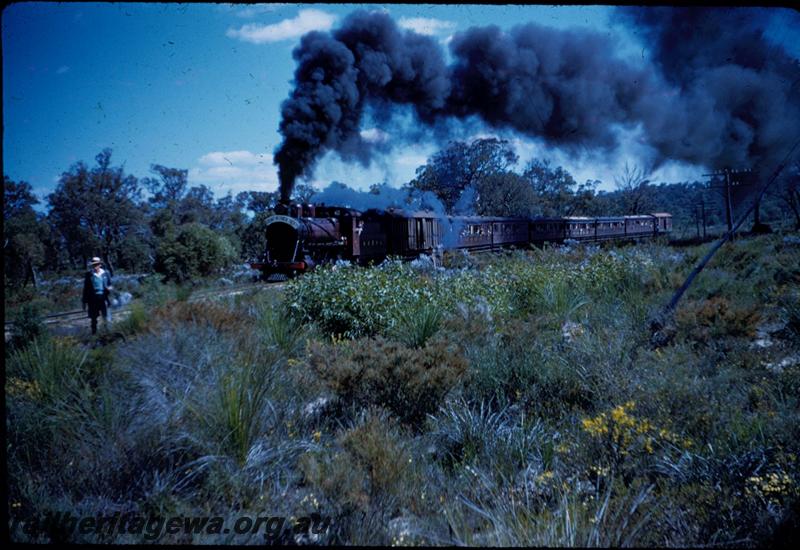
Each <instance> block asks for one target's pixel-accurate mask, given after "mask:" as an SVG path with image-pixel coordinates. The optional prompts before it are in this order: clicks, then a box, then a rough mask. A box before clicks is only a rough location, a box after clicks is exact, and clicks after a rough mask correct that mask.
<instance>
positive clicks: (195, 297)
mask: <svg viewBox="0 0 800 550" xmlns="http://www.w3.org/2000/svg"><path fill="white" fill-rule="evenodd" d="M284 284H285V282H284V281H276V282H263V281H262V282H257V283H242V284H238V285H230V286H226V287H225V288H214V289H204V290H198V291H197V292H193V293H192V294H191V295H190V296H189V298H188V300H187V301H189V302H198V301H201V300H208V299H214V298H222V297H224V296H235V295H237V294H242V293H244V292H247V291H248V290H251V289H258V290H262V289H265V288H274V289H278V288H282V287H283V286H284ZM134 303H136V302H131V303H130V304H128V305H126V306H123V307H121V308H117V309H114V310H112V312H111V313H112V323H113V321H115V320H119V319H121V318H122V319H124V318H125V317H127V316H128V314H129V313H130V310H131V307H132V306H133V304H134ZM83 320H86V311H85V310H83V309H76V310H73V311H62V312H60V313H51V314H49V315H45V316H43V317H42V322H43V323H44V324H45V325H67V324H71V323H74V322H76V321H83ZM13 326H14V321H5V339H6V340H8V338H9V336H10V330H11V328H12V327H13Z"/></svg>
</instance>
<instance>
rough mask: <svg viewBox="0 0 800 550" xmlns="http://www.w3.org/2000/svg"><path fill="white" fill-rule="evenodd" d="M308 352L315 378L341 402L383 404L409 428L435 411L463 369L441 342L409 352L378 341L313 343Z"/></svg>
mask: <svg viewBox="0 0 800 550" xmlns="http://www.w3.org/2000/svg"><path fill="white" fill-rule="evenodd" d="M309 351H310V365H311V368H312V371H313V373H314V375H315V376H316V377H318V378H319V379H320V380H322V381H323V382H324V383H325V384H326V385H327V387H328V388H330V389H331V390H332V391H333V393H334V394H335V395H337V396H338V397H339V399H340V400H341V401H342V402H343V403H346V404H355V405H357V406H360V407H369V406H373V405H374V406H382V407H385V408H387V409H388V410H389V411H391V412H392V414H394V415H395V416H396V417H397V418H398V419H400V420H401V421H402V422H404V423H407V424H410V425H413V426H420V425H421V423H422V421H424V420H425V417H426V415H428V414H429V413H432V412H433V411H435V410H436V409H437V408H438V406H439V404H440V403H441V401H442V398H443V397H444V396H445V394H447V392H448V391H450V389H451V388H453V386H454V385H455V384H456V382H457V381H458V379H459V378H460V376H461V375H462V374H463V373H464V372H465V370H466V367H467V364H466V361H465V360H464V358H463V356H461V354H460V353H459V351H458V350H457V349H454V348H453V347H450V346H446V345H445V344H443V343H441V342H429V343H428V344H427V345H426V346H425V347H423V348H420V349H411V348H408V347H405V346H404V345H403V344H400V343H397V342H391V341H388V340H385V339H383V338H382V337H377V338H375V339H361V340H356V341H354V342H352V343H349V344H343V345H327V344H318V343H312V344H311V347H310V350H309Z"/></svg>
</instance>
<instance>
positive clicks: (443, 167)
mask: <svg viewBox="0 0 800 550" xmlns="http://www.w3.org/2000/svg"><path fill="white" fill-rule="evenodd" d="M518 165H519V157H518V156H517V154H516V153H515V152H514V150H513V148H512V146H511V145H510V144H509V143H508V142H507V141H504V140H499V139H495V138H487V139H478V140H474V141H473V142H471V143H466V142H460V141H459V142H451V143H450V145H448V146H447V147H445V148H444V149H442V150H440V151H439V152H437V153H435V154H434V155H433V156H431V158H430V159H428V161H427V163H426V164H425V165H424V166H420V167H419V168H418V169H417V171H416V176H415V177H414V178H413V179H412V180H411V181H409V182H407V183H406V184H405V185H404V186H403V187H402V189H400V190H397V189H393V188H390V187H389V186H387V185H386V184H385V183H381V184H375V185H373V186H372V188H371V189H370V190H369V191H357V190H354V189H351V188H349V187H348V186H347V185H346V184H342V183H339V182H332V183H331V184H330V185H329V186H328V188H326V189H325V190H322V191H317V190H315V189H314V188H312V187H310V186H308V185H303V184H301V185H298V186H296V188H295V197H294V198H295V199H296V200H297V201H300V202H308V201H314V200H320V199H323V198H327V199H330V198H331V197H337V196H346V197H347V198H346V199H344V200H348V201H349V202H353V203H359V204H351V206H353V207H359V206H361V205H370V204H371V205H378V206H389V205H396V206H405V205H412V204H413V205H415V206H417V207H434V206H435V207H436V208H438V209H443V210H444V211H445V212H446V213H448V214H459V213H471V214H478V215H497V216H563V215H572V216H580V215H588V216H593V215H618V214H639V213H648V212H653V211H668V212H671V213H672V214H673V216H674V217H675V228H676V233H677V234H678V235H682V236H690V235H694V234H695V232H699V231H700V228H701V227H702V219H703V217H704V218H705V224H706V225H710V226H713V225H717V224H721V223H724V220H725V218H724V213H723V209H722V196H721V194H720V193H719V192H717V191H715V190H713V189H709V188H708V187H707V186H706V185H705V183H704V182H701V181H693V182H680V183H660V184H654V183H653V182H652V181H651V180H650V179H649V174H648V171H647V170H646V169H642V168H639V167H635V166H634V167H629V166H627V165H626V166H625V169H624V171H623V172H622V173H621V174H620V175H619V176H618V177H617V178H615V182H614V183H615V186H616V189H615V190H614V191H612V192H605V191H598V189H597V188H598V186H599V185H600V183H601V182H600V181H599V180H587V181H586V182H584V183H579V182H577V181H576V180H575V178H574V177H573V176H572V175H571V174H570V173H569V171H567V170H566V169H564V168H563V167H561V166H553V165H552V163H550V162H549V161H548V160H546V159H533V160H531V161H529V162H528V163H527V164H526V165H525V166H522V167H520V166H518ZM798 182H800V163H795V164H794V165H793V166H792V167H791V169H790V170H787V171H786V172H785V173H784V176H783V177H782V179H781V181H780V182H779V184H778V185H777V186H776V188H775V190H774V191H773V192H772V193H771V194H770V195H768V196H767V198H766V200H765V201H764V203H763V204H762V207H761V218H762V221H766V222H769V221H774V220H784V219H785V220H788V221H789V222H790V223H792V224H794V225H796V226H797V227H800V185H798ZM3 187H4V206H3V221H4V226H5V230H4V242H3V249H4V260H5V266H6V267H5V269H4V279H5V280H4V283H5V286H6V288H9V287H20V286H26V285H29V284H36V283H37V280H38V278H39V277H40V276H41V275H42V274H53V273H59V272H65V271H70V270H75V269H83V267H84V266H85V265H86V261H87V260H88V259H89V258H90V257H92V256H95V255H98V254H99V255H101V256H102V257H103V259H104V261H105V262H106V264H107V265H108V266H109V267H110V268H111V269H112V270H114V269H117V268H119V269H123V270H127V271H139V272H142V271H145V272H156V273H160V274H162V275H163V276H164V278H165V279H168V280H174V281H176V282H182V281H184V280H188V279H192V278H194V277H201V276H206V275H210V274H212V273H214V272H216V271H218V270H219V269H220V268H223V267H225V266H227V265H229V264H231V263H233V262H235V261H238V260H246V259H247V258H251V257H255V256H258V255H259V254H260V253H261V252H262V250H263V248H264V221H265V219H266V218H267V217H268V216H269V215H271V213H272V211H273V209H274V207H275V205H276V203H277V200H278V193H277V192H266V191H258V190H252V191H245V192H241V193H239V194H237V195H235V196H233V195H232V194H230V193H228V194H227V195H225V196H223V197H215V196H214V193H213V191H212V190H211V189H210V188H208V187H207V186H205V185H197V186H190V184H189V181H188V170H186V169H180V168H172V167H167V166H163V165H160V164H153V165H151V169H150V174H148V175H147V176H145V177H137V176H135V175H133V174H128V173H126V172H125V170H124V167H123V166H115V165H114V163H113V162H112V151H111V150H110V149H104V150H103V151H101V152H100V153H99V154H98V155H97V156H96V157H95V164H94V166H90V165H88V164H87V163H85V162H83V161H81V162H78V163H76V164H74V165H72V166H71V167H70V168H69V169H68V170H67V171H65V172H64V173H63V174H62V176H61V178H60V180H59V182H58V184H57V186H56V188H55V190H54V191H53V192H52V193H51V194H49V195H47V196H46V197H37V196H36V195H35V194H34V193H33V191H32V186H31V185H30V184H29V183H28V182H25V181H13V180H12V179H10V178H9V177H8V176H4V182H3ZM342 191H347V193H344V194H343V193H342ZM737 200H739V201H742V202H744V201H746V200H748V197H737ZM431 202H436V203H438V204H436V205H432V204H431ZM36 205H41V206H43V207H44V208H43V210H44V211H42V208H38V209H37V208H35V207H36Z"/></svg>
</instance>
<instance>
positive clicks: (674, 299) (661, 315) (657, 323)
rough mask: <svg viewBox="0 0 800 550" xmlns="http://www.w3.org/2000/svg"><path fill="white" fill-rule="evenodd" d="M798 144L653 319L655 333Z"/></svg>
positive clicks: (753, 207) (780, 170) (796, 143)
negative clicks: (748, 206)
mask: <svg viewBox="0 0 800 550" xmlns="http://www.w3.org/2000/svg"><path fill="white" fill-rule="evenodd" d="M798 145H800V140H798V141H796V142H795V144H794V145H793V146H792V148H791V150H790V151H789V153H788V154H787V155H786V157H785V158H784V159H783V161H782V162H781V163H780V164H779V165H778V166H777V168H775V171H774V172H773V173H772V176H771V177H770V178H769V180H768V181H767V183H766V184H765V185H764V186H763V187H762V188H761V190H760V191H759V192H758V196H757V197H756V199H755V201H753V203H752V204H751V205H750V208H748V209H747V211H746V212H745V213H744V214H742V215H741V216H740V217H739V219H738V220H736V223H734V224H733V227H731V229H730V230H729V231H727V232H726V233H725V234H724V235H723V236H722V237H720V239H719V240H718V241H717V242H716V243H714V246H712V247H711V250H709V251H708V253H707V254H706V255H705V256H704V257H703V259H702V260H700V262H699V263H698V264H697V265H696V266H695V267H694V269H693V270H692V272H691V273H689V276H688V277H686V280H685V281H684V282H683V284H682V285H681V286H680V288H679V289H678V290H676V291H675V293H674V294H673V295H672V299H671V300H670V301H669V303H668V304H667V305H666V306H664V308H663V309H662V310H661V312H660V313H659V315H658V316H657V317H656V318H655V319H653V321H652V322H651V323H650V329H651V332H652V333H653V334H655V333H656V332H658V331H659V330H661V329H662V328H663V327H664V325H665V324H666V323H667V321H668V320H669V318H670V316H671V315H672V313H673V312H674V311H675V308H676V307H677V305H678V302H679V301H680V299H681V297H682V296H683V295H684V293H685V292H686V290H687V289H688V288H689V286H691V284H692V282H693V281H694V280H695V278H696V277H697V275H699V274H700V272H701V271H703V268H704V267H705V266H706V264H707V263H708V262H709V261H710V260H711V258H712V257H713V256H714V254H716V252H717V250H719V249H720V248H721V247H722V245H723V244H725V243H726V242H728V241H729V240H730V239H731V237H733V235H734V233H736V231H737V230H738V229H739V227H740V226H741V225H742V224H743V223H744V222H745V220H746V219H747V218H748V216H750V214H752V213H753V210H754V209H755V207H756V205H757V204H758V203H759V201H761V199H762V198H763V197H764V193H765V192H766V191H767V189H768V188H769V186H770V185H772V184H773V183H774V182H775V180H776V179H777V178H778V176H779V175H780V173H781V172H782V171H783V169H784V168H785V167H786V164H787V163H788V162H789V159H790V158H791V157H792V154H793V153H794V150H795V149H797V146H798Z"/></svg>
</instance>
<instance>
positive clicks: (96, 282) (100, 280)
mask: <svg viewBox="0 0 800 550" xmlns="http://www.w3.org/2000/svg"><path fill="white" fill-rule="evenodd" d="M105 274H106V272H105V270H104V269H103V268H100V271H94V270H92V287H93V288H94V293H95V294H105V291H106V278H105V277H104V275H105Z"/></svg>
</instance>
